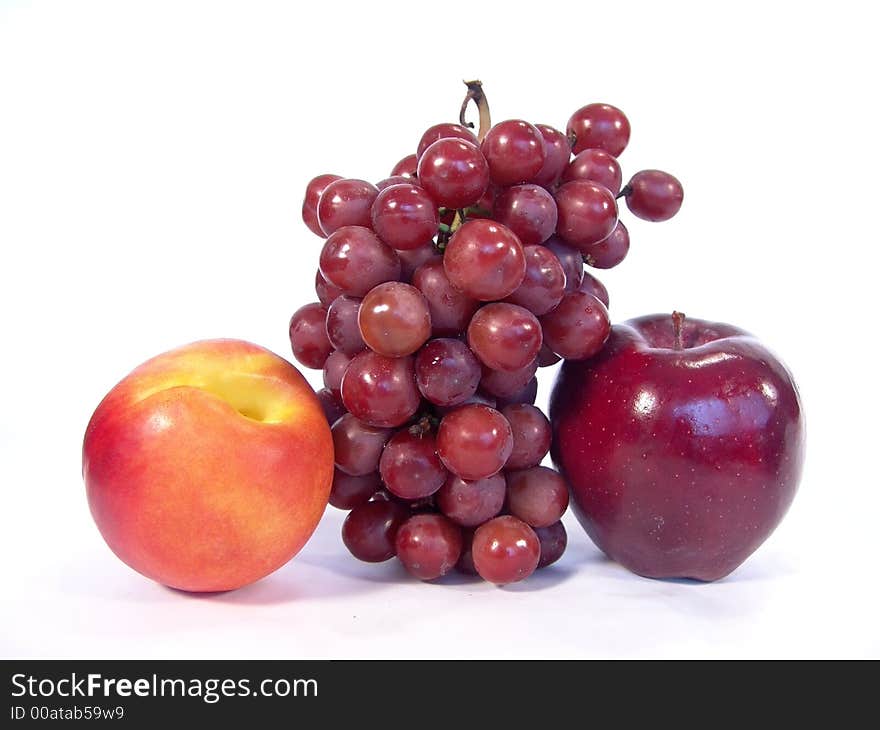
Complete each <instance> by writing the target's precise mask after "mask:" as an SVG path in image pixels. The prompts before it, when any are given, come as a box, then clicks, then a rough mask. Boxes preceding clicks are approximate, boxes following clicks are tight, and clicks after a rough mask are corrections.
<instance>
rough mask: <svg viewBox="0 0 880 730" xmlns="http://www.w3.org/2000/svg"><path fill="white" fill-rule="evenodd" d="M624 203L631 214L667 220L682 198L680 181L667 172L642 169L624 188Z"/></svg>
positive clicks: (675, 211) (644, 217)
mask: <svg viewBox="0 0 880 730" xmlns="http://www.w3.org/2000/svg"><path fill="white" fill-rule="evenodd" d="M624 190H625V191H626V205H627V207H628V208H629V209H630V211H632V214H633V215H635V216H638V217H639V218H642V219H644V220H646V221H665V220H669V219H670V218H672V216H674V215H675V214H676V213H678V210H679V208H681V201H682V200H684V189H683V188H682V187H681V183H680V182H679V181H678V180H677V179H676V178H674V177H673V176H672V175H670V174H669V173H668V172H662V171H660V170H642V171H641V172H637V173H636V174H635V175H633V177H632V180H630V181H629V182H628V183H627V185H626V188H624Z"/></svg>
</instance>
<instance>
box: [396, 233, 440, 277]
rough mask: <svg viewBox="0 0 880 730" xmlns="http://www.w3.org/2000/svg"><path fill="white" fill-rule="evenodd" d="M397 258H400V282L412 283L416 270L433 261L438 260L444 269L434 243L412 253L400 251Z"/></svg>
mask: <svg viewBox="0 0 880 730" xmlns="http://www.w3.org/2000/svg"><path fill="white" fill-rule="evenodd" d="M397 256H398V257H399V258H400V280H401V281H405V282H408V283H411V282H412V280H413V275H414V274H415V273H416V270H417V269H418V268H419V267H420V266H421V265H422V264H425V263H427V262H428V261H430V260H431V259H437V261H438V264H439V265H440V267H441V268H442V267H443V261H442V259H441V257H440V255H439V254H438V253H437V249H435V248H434V244H433V243H429V244H428V245H427V246H421V247H419V248H415V249H413V250H412V251H398V252H397ZM413 286H415V284H413Z"/></svg>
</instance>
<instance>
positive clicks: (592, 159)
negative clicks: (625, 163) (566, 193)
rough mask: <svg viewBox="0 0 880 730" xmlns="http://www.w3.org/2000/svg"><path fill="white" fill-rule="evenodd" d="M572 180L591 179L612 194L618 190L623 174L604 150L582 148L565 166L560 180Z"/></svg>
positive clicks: (616, 162)
mask: <svg viewBox="0 0 880 730" xmlns="http://www.w3.org/2000/svg"><path fill="white" fill-rule="evenodd" d="M572 180H592V181H593V182H597V183H599V184H600V185H603V186H604V187H606V188H608V189H609V190H610V191H611V194H612V195H617V194H618V193H619V192H620V185H621V183H623V176H622V173H621V172H620V163H619V162H618V161H617V159H616V158H615V157H613V156H612V155H609V154H608V153H607V152H606V151H605V150H598V149H594V150H584V151H583V152H581V153H580V154H579V155H578V156H577V157H575V158H574V159H573V160H572V161H571V162H570V163H569V164H568V167H566V168H565V172H564V173H563V174H562V182H564V183H567V182H571V181H572Z"/></svg>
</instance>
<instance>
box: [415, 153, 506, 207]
mask: <svg viewBox="0 0 880 730" xmlns="http://www.w3.org/2000/svg"><path fill="white" fill-rule="evenodd" d="M418 177H419V184H420V185H421V186H422V187H423V188H424V189H425V190H426V191H427V193H428V195H430V196H431V198H433V200H434V202H435V203H437V205H441V206H443V207H445V208H466V207H467V206H469V205H474V204H475V203H477V202H478V201H479V200H480V198H481V197H482V196H483V193H484V192H486V188H487V187H488V185H489V166H488V164H486V158H485V157H483V153H482V152H480V148H479V147H477V146H476V145H475V144H472V143H471V142H465V141H464V140H460V139H450V138H445V139H440V140H438V141H436V142H434V143H433V144H432V145H431V146H430V147H428V148H427V149H426V150H425V152H424V153H423V154H422V156H421V157H420V158H419V172H418Z"/></svg>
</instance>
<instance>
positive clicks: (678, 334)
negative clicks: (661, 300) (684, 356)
mask: <svg viewBox="0 0 880 730" xmlns="http://www.w3.org/2000/svg"><path fill="white" fill-rule="evenodd" d="M683 327H684V312H678V311H676V312H673V313H672V349H673V350H683V349H684V342H683V341H682V328H683Z"/></svg>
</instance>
